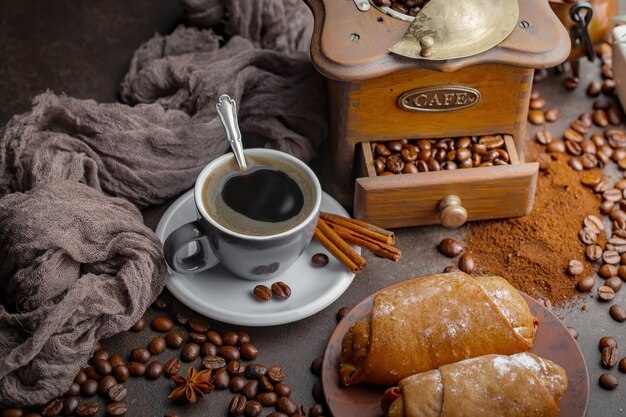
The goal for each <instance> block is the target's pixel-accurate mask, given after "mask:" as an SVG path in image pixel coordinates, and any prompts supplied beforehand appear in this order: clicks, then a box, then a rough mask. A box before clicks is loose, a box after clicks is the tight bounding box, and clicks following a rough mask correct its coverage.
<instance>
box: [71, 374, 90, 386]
mask: <svg viewBox="0 0 626 417" xmlns="http://www.w3.org/2000/svg"><path fill="white" fill-rule="evenodd" d="M86 380H87V374H85V372H84V371H78V373H77V374H76V376H75V377H74V382H76V383H77V384H78V385H82V383H83V382H85V381H86Z"/></svg>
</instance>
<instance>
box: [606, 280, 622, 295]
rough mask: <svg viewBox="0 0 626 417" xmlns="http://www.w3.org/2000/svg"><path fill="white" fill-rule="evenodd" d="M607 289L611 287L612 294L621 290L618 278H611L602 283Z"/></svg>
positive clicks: (620, 281)
mask: <svg viewBox="0 0 626 417" xmlns="http://www.w3.org/2000/svg"><path fill="white" fill-rule="evenodd" d="M604 285H606V286H607V287H611V288H612V289H613V291H614V292H618V291H619V290H620V289H621V288H622V280H621V279H620V278H619V277H611V278H609V279H607V280H606V282H605V283H604Z"/></svg>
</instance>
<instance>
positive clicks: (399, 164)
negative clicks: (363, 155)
mask: <svg viewBox="0 0 626 417" xmlns="http://www.w3.org/2000/svg"><path fill="white" fill-rule="evenodd" d="M385 168H387V169H388V170H389V171H391V172H393V173H394V174H399V173H400V172H402V170H403V169H404V161H403V160H402V158H401V157H400V156H399V155H397V154H393V155H391V156H389V157H388V158H387V160H386V161H385Z"/></svg>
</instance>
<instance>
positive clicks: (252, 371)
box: [244, 363, 267, 379]
mask: <svg viewBox="0 0 626 417" xmlns="http://www.w3.org/2000/svg"><path fill="white" fill-rule="evenodd" d="M266 373H267V368H266V367H265V366H263V365H260V364H258V363H249V364H247V365H246V370H245V372H244V374H245V375H246V377H247V378H248V379H259V378H260V377H262V376H263V375H265V374H266Z"/></svg>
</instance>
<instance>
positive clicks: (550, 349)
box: [322, 283, 589, 417]
mask: <svg viewBox="0 0 626 417" xmlns="http://www.w3.org/2000/svg"><path fill="white" fill-rule="evenodd" d="M400 284H402V283H397V284H394V285H392V286H390V287H387V288H383V289H381V290H379V291H377V292H375V293H373V294H371V295H369V296H368V297H367V298H365V299H364V300H362V301H361V302H360V303H358V304H357V305H356V306H355V307H354V308H353V309H352V310H351V311H350V313H348V315H346V316H345V317H344V319H343V320H341V322H340V323H339V324H338V325H337V327H336V328H335V331H334V332H333V334H332V335H331V336H330V339H329V341H328V346H327V347H326V351H325V352H324V363H323V365H322V385H323V388H324V395H325V396H326V402H327V404H328V408H329V409H330V411H331V413H332V415H333V416H334V417H354V416H358V417H380V416H382V412H381V410H380V399H381V397H382V395H383V393H384V392H385V387H382V386H378V385H373V384H357V385H354V386H351V387H343V386H341V384H340V383H339V372H338V371H339V360H340V355H341V342H342V340H343V336H344V335H345V334H346V332H347V331H348V329H350V326H351V325H352V324H353V323H356V322H357V321H359V320H361V319H362V318H363V317H365V316H366V315H367V314H368V313H369V312H370V310H371V308H372V301H373V300H374V297H376V295H378V293H380V292H381V291H385V290H387V289H389V288H393V287H394V286H397V285H400ZM522 295H523V296H524V299H525V300H526V302H527V303H528V305H529V306H530V310H531V311H532V313H533V315H534V316H535V317H537V319H538V320H539V327H538V328H537V334H536V336H535V344H534V347H533V348H532V350H531V352H532V353H534V354H536V355H538V356H540V357H542V358H546V359H550V360H551V361H553V362H555V363H557V364H558V365H560V366H561V367H563V368H564V369H565V371H566V372H567V377H568V379H569V385H568V388H567V392H566V393H565V395H564V396H563V398H561V401H560V402H559V408H560V409H561V412H560V413H559V415H558V417H584V416H585V415H586V413H587V403H588V402H589V374H588V373H587V365H586V364H585V359H584V357H583V354H582V352H581V351H580V349H579V348H578V344H577V343H576V340H574V338H573V337H572V336H571V335H570V333H569V332H568V331H567V328H566V327H565V326H564V325H563V323H562V322H561V321H560V320H559V319H558V318H557V317H556V316H555V315H554V314H553V313H552V312H551V311H549V310H547V309H546V308H545V307H544V306H542V305H541V304H539V303H538V302H537V301H535V300H534V299H533V298H531V297H529V296H528V295H526V294H523V293H522Z"/></svg>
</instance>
